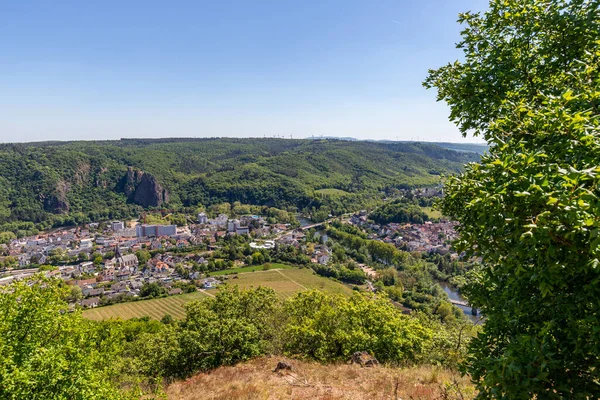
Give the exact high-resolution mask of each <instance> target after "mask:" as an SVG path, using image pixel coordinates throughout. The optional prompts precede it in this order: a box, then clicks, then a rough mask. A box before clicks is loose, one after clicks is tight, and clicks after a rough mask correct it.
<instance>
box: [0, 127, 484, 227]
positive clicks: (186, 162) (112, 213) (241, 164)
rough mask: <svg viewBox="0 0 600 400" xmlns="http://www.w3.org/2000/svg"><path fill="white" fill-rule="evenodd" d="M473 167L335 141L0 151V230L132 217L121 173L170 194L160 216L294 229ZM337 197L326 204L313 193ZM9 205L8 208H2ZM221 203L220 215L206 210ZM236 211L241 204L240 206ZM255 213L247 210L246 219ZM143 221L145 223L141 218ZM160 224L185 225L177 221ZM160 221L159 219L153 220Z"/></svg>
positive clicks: (402, 148)
mask: <svg viewBox="0 0 600 400" xmlns="http://www.w3.org/2000/svg"><path fill="white" fill-rule="evenodd" d="M474 159H477V156H476V155H475V154H470V153H459V152H455V151H451V150H447V149H443V148H441V147H438V146H435V145H432V144H418V143H395V144H386V143H371V142H356V143H353V142H348V141H339V140H278V139H231V138H223V139H168V140H162V139H158V140H120V141H104V142H64V143H57V142H48V143H35V144H4V145H0V189H2V190H0V232H14V233H15V234H17V235H18V236H24V235H27V234H35V233H36V232H37V230H38V229H48V228H50V227H53V226H61V225H74V224H82V223H87V222H93V221H99V220H112V219H123V218H128V217H133V216H135V217H137V216H139V214H140V213H141V211H142V208H141V207H140V206H138V205H136V204H133V203H128V202H127V196H126V195H125V193H124V191H125V189H124V186H123V177H124V176H125V174H126V172H127V167H133V168H135V169H139V170H142V171H144V172H145V173H149V174H151V175H152V176H154V177H155V178H156V179H157V181H158V182H159V183H160V184H161V185H162V186H164V187H165V188H166V189H167V190H168V192H169V193H170V196H169V197H170V203H169V204H166V205H164V208H168V209H174V210H176V211H184V212H188V213H195V212H197V210H200V209H206V210H207V211H208V212H209V214H213V213H215V212H227V213H228V214H230V213H231V212H233V213H246V211H253V210H252V209H251V208H250V206H242V205H241V204H245V205H252V206H253V207H256V206H269V207H276V208H277V209H278V210H279V211H277V210H269V212H270V213H272V214H273V215H269V217H273V218H275V219H278V220H280V221H282V220H287V221H288V222H291V223H295V219H294V218H293V214H288V212H289V211H304V212H306V213H307V214H311V215H313V216H314V217H316V218H321V217H325V218H326V217H327V215H329V214H333V215H340V214H342V213H344V212H347V211H354V210H355V209H357V208H366V207H367V206H371V205H374V204H376V203H377V202H379V201H380V198H381V194H380V192H381V191H382V190H388V189H391V188H408V187H412V186H421V185H431V184H435V183H436V182H438V181H439V176H438V175H437V173H436V174H432V173H430V171H433V170H435V171H442V172H447V173H451V172H458V171H459V170H460V169H461V168H462V164H463V163H464V162H466V161H469V160H474ZM324 188H327V189H338V190H343V191H345V192H347V193H348V194H347V195H344V196H327V195H323V194H322V193H319V190H320V189H324ZM9 199H10V200H9ZM224 202H228V203H231V204H233V206H231V204H229V205H228V206H227V209H223V208H220V209H216V208H214V207H213V206H214V205H216V204H221V203H224ZM240 203H241V204H240ZM254 213H256V212H254ZM148 217H149V218H150V219H152V218H154V216H153V215H152V214H149V215H148ZM169 219H170V220H172V221H174V222H175V223H177V224H181V223H184V222H185V221H184V220H183V219H182V218H181V215H180V214H178V213H173V214H172V215H171V216H169ZM161 220H162V217H161Z"/></svg>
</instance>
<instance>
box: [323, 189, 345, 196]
mask: <svg viewBox="0 0 600 400" xmlns="http://www.w3.org/2000/svg"><path fill="white" fill-rule="evenodd" d="M315 193H318V194H322V195H325V196H348V195H349V194H350V193H348V192H346V191H345V190H341V189H319V190H315Z"/></svg>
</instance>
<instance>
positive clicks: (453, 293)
mask: <svg viewBox="0 0 600 400" xmlns="http://www.w3.org/2000/svg"><path fill="white" fill-rule="evenodd" d="M440 286H441V287H442V289H444V292H446V294H447V295H448V298H449V299H450V300H456V301H467V299H465V298H464V297H462V296H461V295H460V293H458V290H456V289H454V288H453V287H452V286H450V285H448V284H447V283H446V282H440ZM456 307H458V308H460V309H461V310H462V312H463V313H465V314H466V315H467V316H468V317H469V318H471V320H472V321H473V322H477V321H479V319H480V316H479V315H473V313H472V308H471V307H466V306H459V305H456Z"/></svg>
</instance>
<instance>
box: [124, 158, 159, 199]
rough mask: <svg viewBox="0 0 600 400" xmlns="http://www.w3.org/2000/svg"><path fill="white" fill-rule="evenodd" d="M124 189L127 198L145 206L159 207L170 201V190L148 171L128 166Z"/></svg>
mask: <svg viewBox="0 0 600 400" xmlns="http://www.w3.org/2000/svg"><path fill="white" fill-rule="evenodd" d="M121 185H122V190H123V192H124V193H125V195H126V196H127V199H128V200H129V201H131V202H133V203H135V204H139V205H140V206H143V207H157V206H160V205H162V204H164V203H168V202H169V192H168V191H167V189H165V188H164V187H163V186H162V185H161V184H160V183H158V181H157V180H156V178H155V177H154V176H152V175H150V174H148V173H145V172H143V171H140V170H135V169H133V168H132V167H128V168H127V173H126V174H125V176H124V177H123V179H122V183H121Z"/></svg>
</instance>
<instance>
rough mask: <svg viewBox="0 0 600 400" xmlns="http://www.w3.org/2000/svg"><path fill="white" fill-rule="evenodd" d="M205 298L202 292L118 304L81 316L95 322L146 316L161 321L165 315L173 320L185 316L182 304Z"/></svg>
mask: <svg viewBox="0 0 600 400" xmlns="http://www.w3.org/2000/svg"><path fill="white" fill-rule="evenodd" d="M207 296H208V295H207V294H206V293H204V292H194V293H185V294H181V295H178V296H170V297H163V298H160V299H152V300H140V301H132V302H129V303H119V304H115V305H112V306H106V307H97V308H92V309H89V310H85V311H84V312H83V316H84V317H86V318H89V319H95V320H103V319H109V318H122V319H129V318H139V317H144V316H146V315H147V316H149V317H150V318H154V319H161V318H162V317H163V316H164V315H165V314H171V315H172V316H173V317H175V318H183V317H184V316H185V311H184V309H183V304H185V303H187V302H190V301H192V300H198V299H203V298H205V297H207Z"/></svg>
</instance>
